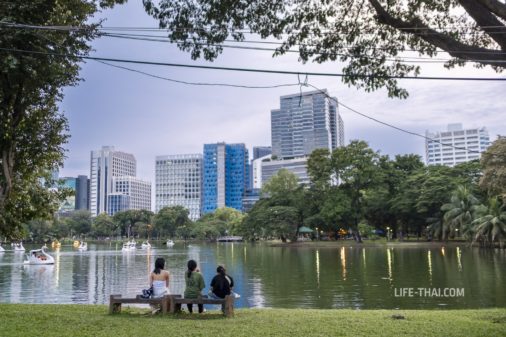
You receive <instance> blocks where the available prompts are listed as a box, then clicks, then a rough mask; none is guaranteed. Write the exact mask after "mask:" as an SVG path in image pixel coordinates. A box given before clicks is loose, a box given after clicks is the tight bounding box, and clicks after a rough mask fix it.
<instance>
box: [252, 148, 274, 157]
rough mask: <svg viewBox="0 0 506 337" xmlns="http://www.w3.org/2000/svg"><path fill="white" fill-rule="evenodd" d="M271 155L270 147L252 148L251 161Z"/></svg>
mask: <svg viewBox="0 0 506 337" xmlns="http://www.w3.org/2000/svg"><path fill="white" fill-rule="evenodd" d="M271 153H272V146H253V160H255V159H258V158H260V157H265V156H267V155H269V154H271Z"/></svg>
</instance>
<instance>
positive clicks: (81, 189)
mask: <svg viewBox="0 0 506 337" xmlns="http://www.w3.org/2000/svg"><path fill="white" fill-rule="evenodd" d="M89 200H90V179H88V177H87V176H85V175H79V176H77V179H76V210H86V209H90V204H89Z"/></svg>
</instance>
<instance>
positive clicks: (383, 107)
mask: <svg viewBox="0 0 506 337" xmlns="http://www.w3.org/2000/svg"><path fill="white" fill-rule="evenodd" d="M100 18H106V19H107V20H106V21H105V22H104V26H109V27H112V26H116V27H121V26H138V27H157V22H156V21H154V20H153V19H152V18H150V17H149V16H147V15H146V14H145V12H144V10H143V8H142V4H140V3H134V2H129V3H127V4H125V5H122V6H117V7H116V8H114V9H113V10H108V11H104V12H103V14H102V15H101V16H100ZM97 19H98V18H97ZM93 47H94V49H95V52H93V53H92V56H102V57H116V58H125V59H139V60H151V61H161V62H169V61H170V62H177V63H186V64H202V65H209V64H210V63H208V62H206V61H203V60H198V61H192V60H191V59H190V56H189V54H187V53H184V52H181V51H179V50H178V49H177V48H176V47H174V46H173V45H171V44H168V43H158V44H157V43H148V42H145V41H133V40H123V39H113V38H101V39H97V40H95V41H94V42H93ZM212 64H213V65H218V66H238V67H239V66H242V67H249V68H266V69H276V70H297V71H298V70H300V71H301V72H304V71H316V72H328V73H337V72H339V69H340V67H339V64H335V63H330V62H329V63H324V64H313V63H307V64H304V65H303V64H301V63H299V62H298V61H297V57H296V56H293V55H285V56H281V57H276V58H272V57H271V54H270V53H268V52H261V51H251V52H248V53H246V52H244V51H240V50H230V49H226V50H225V51H224V54H223V55H222V56H221V57H220V58H218V60H217V61H215V62H213V63H212ZM128 67H131V68H135V69H138V70H141V71H145V72H147V73H151V74H157V75H159V76H163V77H168V78H174V79H183V80H188V81H194V82H222V83H235V84H246V85H274V84H282V83H292V84H293V83H295V84H297V83H299V82H303V79H302V78H300V79H298V78H297V76H281V75H263V74H244V73H235V72H225V71H220V72H212V71H205V70H188V69H181V68H163V67H152V66H137V65H135V66H134V65H131V66H128ZM421 75H425V76H457V77H463V76H469V77H473V76H474V77H497V74H496V73H494V72H493V71H491V70H489V69H475V68H473V67H471V66H467V67H464V68H456V69H454V70H446V69H444V68H443V67H442V65H440V64H428V65H423V67H422V73H421ZM81 77H82V78H83V79H84V80H85V81H84V82H81V83H80V84H79V85H78V86H76V87H72V88H66V89H65V91H64V93H65V98H64V100H63V102H62V103H61V109H62V111H64V112H65V114H66V116H67V117H68V118H69V124H70V134H71V138H70V141H69V143H68V144H67V145H66V148H67V149H68V152H67V160H66V161H65V165H64V167H63V168H62V169H61V170H60V172H61V173H60V175H61V176H77V175H82V174H85V175H89V169H88V167H89V151H90V150H92V149H96V148H100V147H101V146H102V145H109V144H110V145H114V146H115V147H116V148H117V149H119V150H121V151H126V152H129V153H133V154H134V155H135V156H136V159H137V161H138V168H137V176H138V177H139V178H142V179H146V180H148V181H151V182H152V183H154V181H155V176H154V171H155V170H154V164H153V163H154V160H155V157H156V156H158V155H168V154H179V153H199V152H200V151H201V146H202V144H206V143H215V142H222V141H223V142H226V143H245V144H246V145H247V147H248V149H250V150H251V148H252V147H253V146H266V145H268V144H270V143H271V139H270V138H271V136H270V132H271V130H270V127H269V126H270V110H271V109H273V108H274V107H276V106H277V105H278V103H279V97H280V96H283V95H292V94H296V93H298V92H300V90H302V92H306V91H312V90H314V89H313V88H309V87H304V86H302V87H301V88H299V87H298V86H293V87H287V88H274V89H266V90H254V89H238V88H224V87H215V86H212V87H196V86H184V85H181V84H174V83H170V82H167V81H163V80H157V79H154V78H151V77H147V76H143V75H141V74H138V73H133V72H128V71H124V70H121V69H117V68H113V67H109V66H106V65H104V64H101V63H98V62H93V61H88V62H87V63H83V64H82V70H81ZM308 82H309V83H310V84H312V85H315V86H317V87H318V88H320V89H324V88H327V89H328V91H329V95H330V96H332V97H337V99H338V100H339V101H340V102H342V103H344V104H345V105H347V106H349V107H351V108H353V109H356V110H357V111H359V112H361V113H366V114H368V115H371V116H372V117H374V118H377V119H379V120H381V121H384V122H387V123H391V124H394V125H396V126H399V127H401V128H405V129H407V130H409V131H413V132H417V133H419V134H422V135H423V134H424V133H425V131H426V130H442V129H444V127H445V126H446V125H447V124H449V123H454V122H460V123H463V124H464V125H466V127H468V128H475V127H480V126H483V125H484V126H487V128H488V130H489V133H490V138H491V141H493V140H494V139H495V138H496V135H497V134H503V135H504V134H506V121H505V119H504V118H503V116H504V111H505V107H506V106H505V105H506V103H505V102H504V101H503V100H500V99H497V97H500V95H501V94H502V92H503V91H504V89H503V86H504V85H503V84H502V83H501V82H479V84H478V82H469V81H468V82H462V81H426V80H404V81H402V82H401V84H402V85H403V86H404V87H406V88H407V89H408V91H409V93H410V97H409V98H408V99H406V100H399V99H391V98H388V97H387V94H386V92H385V90H379V91H377V92H373V93H367V92H364V91H361V90H357V89H355V88H348V87H347V86H346V85H343V84H342V82H341V81H340V80H339V79H336V78H334V77H315V76H313V77H311V76H310V77H309V78H308ZM339 110H340V113H341V116H342V118H343V120H344V123H345V124H346V132H345V133H346V143H348V142H349V140H351V139H362V140H365V141H367V142H368V143H369V144H370V146H371V147H372V148H373V149H374V150H380V151H381V153H382V154H388V155H390V156H391V157H392V156H394V155H395V154H405V153H415V154H418V155H420V156H422V158H423V159H425V158H424V152H425V143H424V140H423V139H422V138H418V137H415V136H412V135H408V134H405V133H401V132H399V131H395V130H393V129H391V128H388V127H386V126H382V125H380V124H378V123H375V122H373V121H371V120H368V119H366V118H364V117H360V116H358V115H356V114H354V113H352V112H350V111H349V110H347V109H345V108H342V107H340V108H339Z"/></svg>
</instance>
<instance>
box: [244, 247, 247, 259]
mask: <svg viewBox="0 0 506 337" xmlns="http://www.w3.org/2000/svg"><path fill="white" fill-rule="evenodd" d="M246 261H247V258H246V245H244V262H246Z"/></svg>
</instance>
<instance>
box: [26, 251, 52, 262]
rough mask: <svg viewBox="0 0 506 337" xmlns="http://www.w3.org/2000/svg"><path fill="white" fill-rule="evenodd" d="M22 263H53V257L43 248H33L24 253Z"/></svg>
mask: <svg viewBox="0 0 506 337" xmlns="http://www.w3.org/2000/svg"><path fill="white" fill-rule="evenodd" d="M26 258H27V259H26V260H25V261H24V264H54V258H53V257H52V256H51V255H49V254H48V253H46V252H45V251H44V248H41V249H34V250H31V251H30V254H26Z"/></svg>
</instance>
